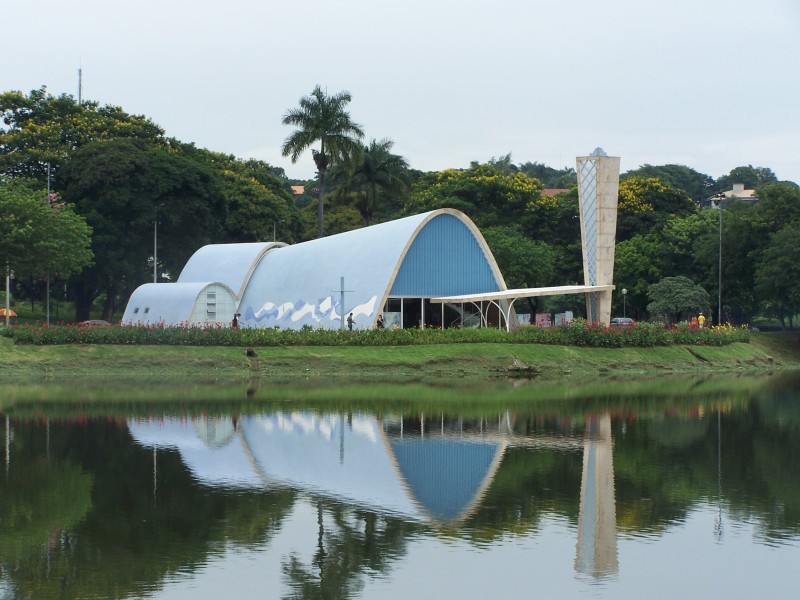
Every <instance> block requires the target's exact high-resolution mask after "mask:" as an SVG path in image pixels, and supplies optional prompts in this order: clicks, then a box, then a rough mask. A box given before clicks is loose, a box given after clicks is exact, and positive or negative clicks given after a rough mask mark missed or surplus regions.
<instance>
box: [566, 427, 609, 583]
mask: <svg viewBox="0 0 800 600" xmlns="http://www.w3.org/2000/svg"><path fill="white" fill-rule="evenodd" d="M576 550H577V553H576V557H575V570H576V571H578V572H579V573H583V574H585V575H592V576H594V577H597V576H602V575H611V574H614V573H616V572H617V568H618V565H617V510H616V502H615V499H614V462H613V449H612V440H611V416H610V415H609V414H608V413H606V414H604V415H602V416H600V417H596V416H595V417H590V418H588V419H587V423H586V435H585V437H584V442H583V477H582V478H581V506H580V514H579V516H578V544H577V547H576Z"/></svg>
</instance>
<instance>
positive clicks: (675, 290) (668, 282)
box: [647, 275, 710, 322]
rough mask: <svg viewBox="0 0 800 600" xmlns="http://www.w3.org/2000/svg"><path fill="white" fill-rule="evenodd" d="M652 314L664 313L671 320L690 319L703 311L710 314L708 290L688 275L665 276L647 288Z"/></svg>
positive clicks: (649, 308)
mask: <svg viewBox="0 0 800 600" xmlns="http://www.w3.org/2000/svg"><path fill="white" fill-rule="evenodd" d="M647 296H648V298H649V299H650V304H649V305H648V306H647V310H648V311H649V312H650V314H651V315H662V316H664V317H665V318H667V319H668V320H670V321H673V322H674V321H678V320H680V319H688V318H690V317H691V316H692V315H696V314H698V313H701V312H705V313H706V314H709V313H710V311H709V309H710V304H709V297H708V292H706V291H705V290H704V289H703V287H702V286H699V285H697V284H696V283H694V282H693V281H692V280H691V279H689V278H688V277H682V276H680V275H678V276H677V277H665V278H664V279H662V280H661V281H659V282H658V283H654V284H652V285H651V286H650V287H649V288H648V289H647Z"/></svg>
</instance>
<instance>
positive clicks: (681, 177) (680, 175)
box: [622, 164, 716, 204]
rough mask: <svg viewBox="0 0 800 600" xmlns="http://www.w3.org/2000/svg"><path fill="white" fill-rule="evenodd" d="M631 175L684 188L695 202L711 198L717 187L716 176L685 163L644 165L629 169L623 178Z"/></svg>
mask: <svg viewBox="0 0 800 600" xmlns="http://www.w3.org/2000/svg"><path fill="white" fill-rule="evenodd" d="M631 177H644V178H653V177H654V178H656V179H658V180H659V181H661V183H663V184H664V185H668V186H670V187H673V188H676V189H679V190H682V191H683V192H685V193H686V194H687V195H688V196H689V198H691V199H692V200H693V201H694V203H695V204H697V203H700V202H702V201H703V200H706V199H707V198H709V197H710V196H711V195H712V194H713V193H714V190H715V189H716V185H715V183H714V178H713V177H711V176H710V175H706V174H705V173H699V172H698V171H695V170H694V169H692V168H690V167H686V166H684V165H660V166H654V165H647V164H645V165H642V166H641V167H639V168H638V169H634V170H633V171H628V172H627V173H625V174H624V175H622V179H623V180H625V179H630V178H631Z"/></svg>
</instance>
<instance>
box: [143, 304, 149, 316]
mask: <svg viewBox="0 0 800 600" xmlns="http://www.w3.org/2000/svg"><path fill="white" fill-rule="evenodd" d="M149 312H150V307H149V306H148V307H146V308H145V309H144V314H147V313H149Z"/></svg>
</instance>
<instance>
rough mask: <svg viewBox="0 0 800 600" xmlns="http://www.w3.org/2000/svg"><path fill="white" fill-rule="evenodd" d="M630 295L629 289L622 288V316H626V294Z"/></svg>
mask: <svg viewBox="0 0 800 600" xmlns="http://www.w3.org/2000/svg"><path fill="white" fill-rule="evenodd" d="M627 295H628V290H626V289H625V288H622V318H623V319H624V318H625V316H626V315H625V296H627Z"/></svg>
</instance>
